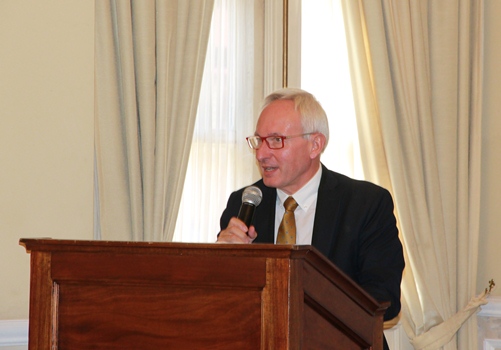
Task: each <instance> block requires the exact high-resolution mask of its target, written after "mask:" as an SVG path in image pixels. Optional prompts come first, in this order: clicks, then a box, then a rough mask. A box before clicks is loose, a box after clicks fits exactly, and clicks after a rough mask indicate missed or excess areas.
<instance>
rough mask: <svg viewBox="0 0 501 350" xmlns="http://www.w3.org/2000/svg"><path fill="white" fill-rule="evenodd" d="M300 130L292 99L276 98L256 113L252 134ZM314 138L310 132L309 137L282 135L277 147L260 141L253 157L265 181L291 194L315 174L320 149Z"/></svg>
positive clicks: (295, 133)
mask: <svg viewBox="0 0 501 350" xmlns="http://www.w3.org/2000/svg"><path fill="white" fill-rule="evenodd" d="M303 133H304V131H303V128H302V126H301V119H300V115H299V112H297V111H296V110H295V109H294V102H293V101H289V100H276V101H273V102H272V103H271V104H269V105H268V106H267V107H266V108H265V109H264V110H263V112H262V113H261V115H260V116H259V120H258V122H257V126H256V133H255V134H256V136H260V137H267V136H273V135H275V136H292V135H299V134H303ZM314 138H315V137H314V135H312V136H311V138H304V137H295V138H291V139H286V140H284V147H283V148H281V149H270V148H269V147H268V145H267V144H266V142H264V141H263V145H262V146H261V148H259V149H258V150H256V159H257V161H258V163H259V169H260V171H261V175H262V177H263V181H264V183H265V185H266V186H268V187H275V188H279V189H281V190H282V191H284V192H285V193H287V194H294V193H295V192H297V191H298V190H299V189H300V188H301V187H302V186H304V185H305V184H306V183H307V182H308V181H309V180H310V179H311V178H312V177H313V175H315V173H316V172H317V170H318V167H319V164H320V161H319V157H320V151H319V150H318V149H317V148H318V145H317V143H316V142H315V141H313V140H314Z"/></svg>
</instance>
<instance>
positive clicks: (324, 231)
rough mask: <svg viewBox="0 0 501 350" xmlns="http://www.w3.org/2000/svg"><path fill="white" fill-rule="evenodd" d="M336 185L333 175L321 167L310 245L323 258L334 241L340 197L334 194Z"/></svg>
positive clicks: (327, 254) (336, 181)
mask: <svg viewBox="0 0 501 350" xmlns="http://www.w3.org/2000/svg"><path fill="white" fill-rule="evenodd" d="M337 185H338V180H337V179H336V177H335V174H334V173H333V172H331V171H329V170H327V168H326V167H325V166H323V165H322V178H321V179H320V185H319V187H318V198H317V209H316V213H315V221H314V224H313V237H312V245H313V246H314V247H315V248H316V249H318V250H319V251H320V252H321V253H322V254H324V256H329V251H330V247H331V246H332V241H333V239H334V227H335V222H336V213H337V212H338V209H339V205H340V196H339V194H338V193H336V187H337Z"/></svg>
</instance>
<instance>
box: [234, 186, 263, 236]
mask: <svg viewBox="0 0 501 350" xmlns="http://www.w3.org/2000/svg"><path fill="white" fill-rule="evenodd" d="M262 199H263V193H262V192H261V190H260V189H259V188H258V187H256V186H249V187H247V188H246V189H245V190H244V193H243V194H242V205H241V206H240V211H239V212H238V218H239V219H240V220H242V221H243V222H244V223H245V225H246V226H247V227H249V226H250V224H251V222H252V217H253V216H254V209H255V208H256V207H257V206H258V205H259V204H260V203H261V200H262Z"/></svg>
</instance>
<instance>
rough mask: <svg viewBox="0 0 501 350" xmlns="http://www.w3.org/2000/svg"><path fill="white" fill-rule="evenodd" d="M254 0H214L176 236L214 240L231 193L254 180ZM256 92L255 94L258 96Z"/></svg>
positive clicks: (191, 239)
mask: <svg viewBox="0 0 501 350" xmlns="http://www.w3.org/2000/svg"><path fill="white" fill-rule="evenodd" d="M255 3H256V2H255V1H254V0H241V1H233V0H216V1H215V3H214V12H213V17H212V25H211V31H210V38H209V46H208V50H207V57H206V61H205V68H204V75H203V80H202V89H201V95H200V102H199V107H198V112H197V119H196V123H195V131H194V136H193V143H192V147H191V153H190V160H189V164H188V170H187V173H186V179H185V185H184V189H183V197H182V200H181V207H180V211H179V216H178V219H177V225H176V230H175V234H174V241H182V242H214V241H215V240H216V235H217V233H218V232H219V218H220V215H221V213H222V211H223V209H224V208H225V206H226V200H227V199H228V196H229V194H230V193H231V192H232V191H235V190H236V189H238V188H240V187H243V186H245V185H248V184H250V183H251V182H252V181H253V180H255V179H257V174H256V175H253V173H255V171H256V166H255V161H254V155H253V153H252V152H251V151H250V149H249V148H248V147H247V144H246V142H245V137H246V136H249V135H250V134H252V133H253V131H254V125H255V116H256V114H257V113H258V111H256V110H255V109H254V100H255V98H254V93H255V85H256V84H259V82H256V81H255V75H256V71H255V68H254V67H255V66H256V64H257V63H256V58H255V56H256V55H257V54H258V53H256V52H255V49H254V47H255V42H256V38H255V34H254V33H255V31H256V28H255V26H256V21H254V10H255V6H256V4H255ZM261 98H262V96H258V97H257V99H258V100H259V99H261Z"/></svg>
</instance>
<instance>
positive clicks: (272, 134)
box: [254, 132, 283, 137]
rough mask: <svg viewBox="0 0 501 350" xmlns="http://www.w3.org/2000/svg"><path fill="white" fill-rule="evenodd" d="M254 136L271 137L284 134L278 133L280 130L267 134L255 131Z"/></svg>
mask: <svg viewBox="0 0 501 350" xmlns="http://www.w3.org/2000/svg"><path fill="white" fill-rule="evenodd" d="M254 136H259V137H270V136H283V135H282V134H280V133H278V132H273V133H271V134H269V135H267V136H261V135H259V134H258V133H257V132H255V133H254Z"/></svg>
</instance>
